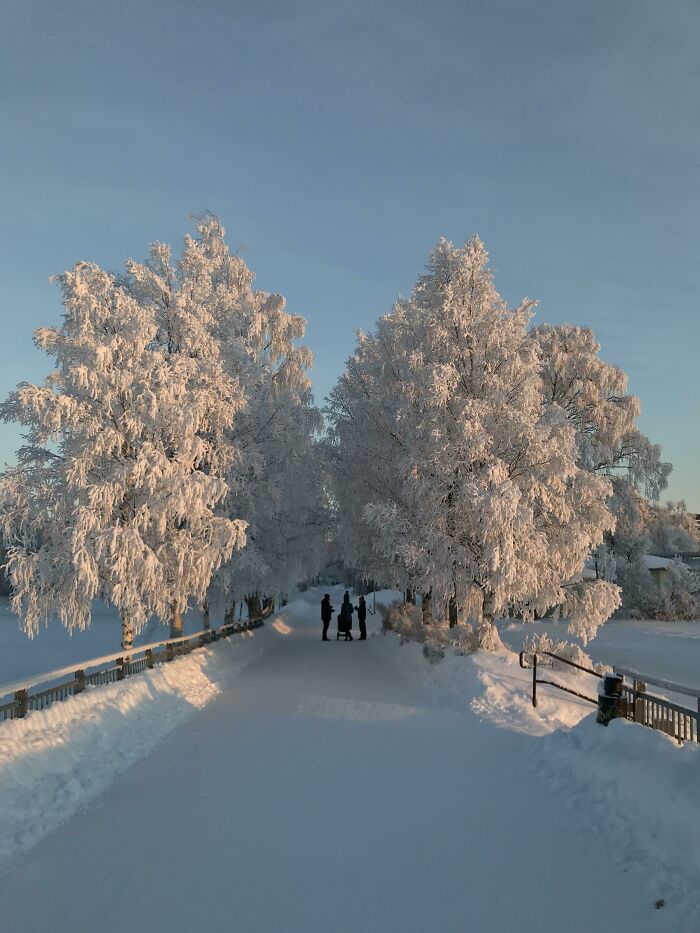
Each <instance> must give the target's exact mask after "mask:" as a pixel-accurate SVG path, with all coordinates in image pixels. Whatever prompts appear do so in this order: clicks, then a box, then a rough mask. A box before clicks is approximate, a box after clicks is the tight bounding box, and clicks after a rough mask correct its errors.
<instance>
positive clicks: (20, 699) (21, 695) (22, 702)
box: [15, 690, 27, 719]
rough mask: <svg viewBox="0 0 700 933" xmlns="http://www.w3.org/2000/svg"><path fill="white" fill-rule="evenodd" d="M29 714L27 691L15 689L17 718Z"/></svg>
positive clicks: (22, 717)
mask: <svg viewBox="0 0 700 933" xmlns="http://www.w3.org/2000/svg"><path fill="white" fill-rule="evenodd" d="M26 715H27V691H26V690H15V719H24V717H25V716H26Z"/></svg>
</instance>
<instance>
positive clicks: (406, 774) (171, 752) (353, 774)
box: [0, 591, 700, 933]
mask: <svg viewBox="0 0 700 933" xmlns="http://www.w3.org/2000/svg"><path fill="white" fill-rule="evenodd" d="M320 596H321V593H320V592H314V591H309V592H308V593H306V594H303V595H302V596H301V597H300V598H299V599H298V600H295V601H294V603H292V604H290V606H288V607H286V609H285V610H283V611H282V612H281V613H280V614H279V615H278V616H276V617H275V618H274V619H273V620H271V623H270V624H268V625H267V626H266V627H265V628H264V629H262V630H260V631H258V632H256V633H254V635H253V636H251V638H250V639H248V640H247V641H246V640H244V639H240V640H238V641H237V638H238V636H236V638H234V639H232V640H231V642H230V643H218V644H217V645H213V646H211V647H210V648H208V649H206V650H205V651H203V652H199V653H196V654H193V655H190V656H188V657H186V658H183V659H179V660H178V661H175V662H173V663H172V664H171V665H168V670H166V669H161V670H160V671H156V672H152V673H151V674H148V675H145V676H143V677H135V678H133V680H130V681H125V682H124V683H122V684H115V685H113V687H109V688H102V689H101V690H98V691H93V692H92V696H91V695H90V694H87V695H81V696H80V697H77V698H74V699H72V700H68V701H66V702H65V703H63V704H59V705H58V706H57V707H54V708H53V709H50V710H48V711H46V712H44V713H32V714H31V715H30V716H28V717H27V719H26V720H24V722H23V723H19V724H9V726H10V729H12V728H14V726H18V727H20V728H23V729H26V730H27V734H31V736H32V741H31V743H30V747H29V749H28V750H26V752H25V753H24V754H25V758H24V760H22V752H21V749H20V748H19V742H17V743H16V744H15V745H14V746H12V745H10V752H11V754H16V757H15V759H13V760H12V761H11V762H10V765H9V767H8V766H7V762H6V760H5V756H4V755H3V756H2V758H1V759H0V776H2V778H0V779H2V780H4V781H5V783H3V784H0V806H2V810H0V815H1V816H2V818H1V819H0V833H2V834H3V835H2V840H3V852H4V856H5V857H4V859H3V860H2V861H0V918H2V921H1V924H0V925H1V927H2V929H3V931H4V930H8V931H11V933H15V931H17V933H20V931H21V933H33V931H37V933H38V931H48V930H51V931H52V933H62V931H64V930H65V931H69V930H71V931H72V930H81V931H83V930H84V931H88V930H90V931H92V930H95V929H99V930H101V931H106V933H110V931H123V930H125V929H135V930H148V931H149V933H158V931H164V933H165V931H168V933H178V931H185V930H187V931H191V930H207V931H210V930H211V931H218V930H222V931H224V930H226V931H228V930H232V929H240V930H245V931H251V933H255V931H282V930H284V931H289V933H294V931H302V930H303V931H305V933H316V931H321V930H323V931H326V930H336V931H345V930H347V931H353V933H356V931H382V933H385V931H388V933H391V931H399V930H400V931H402V933H411V931H425V930H439V931H441V933H442V931H448V933H449V931H460V933H461V931H464V930H474V931H478V933H496V931H498V933H503V931H511V930H512V931H517V933H525V931H533V933H534V931H537V933H541V931H542V930H567V931H571V933H578V931H581V933H583V931H585V933H589V931H591V930H596V929H600V928H601V926H602V925H605V924H606V923H608V922H609V923H614V925H615V926H616V928H617V929H621V930H625V931H626V930H635V931H636V933H646V931H652V930H654V931H666V933H676V931H678V933H680V931H685V930H691V929H697V928H698V925H699V921H698V917H697V915H696V913H695V912H694V911H695V902H696V898H695V895H694V889H695V878H696V877H697V871H698V867H699V866H700V859H699V857H698V846H699V845H700V842H699V840H700V831H698V830H699V829H700V827H698V822H697V820H698V817H697V814H698V812H699V811H700V808H699V807H698V791H697V788H698V787H699V786H700V781H698V780H697V778H698V777H700V771H699V769H700V756H699V755H698V753H697V752H698V750H697V749H696V748H695V747H694V746H690V745H688V746H684V747H683V748H681V749H679V748H677V747H676V746H675V745H674V744H673V743H672V742H670V741H669V740H668V739H667V738H665V737H664V736H661V735H659V734H655V733H653V732H651V731H650V730H645V729H643V728H642V727H638V726H634V725H632V724H627V723H614V724H613V725H611V726H610V727H609V728H608V729H604V728H603V727H600V726H597V725H596V724H595V723H594V722H592V720H591V716H590V715H587V714H588V713H589V709H590V708H589V707H587V706H585V704H582V703H578V701H576V700H574V699H573V698H571V699H569V698H568V697H566V696H565V695H564V694H560V695H559V696H558V697H555V696H551V697H549V696H544V697H543V703H542V706H541V708H538V710H537V711H534V710H533V709H532V708H531V707H530V706H529V703H528V689H529V678H528V673H527V672H525V671H521V670H520V668H519V667H518V666H517V657H516V656H515V655H513V654H511V653H509V652H504V653H502V654H501V655H496V656H491V655H488V656H487V655H483V654H478V655H475V656H472V657H457V656H454V655H449V654H448V656H447V657H446V658H445V659H444V660H443V661H442V662H440V663H438V664H430V663H428V662H427V661H426V660H425V658H424V657H423V655H422V651H421V646H419V645H416V644H404V645H402V644H400V640H399V639H398V638H397V637H396V636H395V635H393V634H389V635H386V636H383V635H381V634H377V632H378V630H379V626H380V619H379V616H378V615H377V616H370V618H369V619H368V622H369V629H370V632H371V633H373V634H372V635H371V637H370V638H369V640H368V641H367V642H366V643H362V642H359V641H357V640H356V641H354V642H352V643H345V642H336V641H331V642H329V643H322V642H321V640H320V625H319V622H318V603H319V601H320ZM338 599H339V594H338V592H337V591H336V592H334V602H335V605H336V606H337V605H338V602H337V600H338ZM103 647H104V646H101V647H100V651H101V650H102V649H103ZM197 659H200V660H197ZM157 677H160V678H161V681H162V682H156V681H157ZM165 681H167V682H165ZM98 694H99V697H98ZM91 700H93V702H94V705H91ZM181 709H186V710H187V714H186V715H183V716H181V715H180V714H179V712H178V710H181ZM171 710H174V712H172V713H171V712H169V711H171ZM161 720H164V721H165V723H166V725H165V727H162V725H161ZM7 728H8V724H4V725H0V738H2V736H3V735H5V736H9V735H10V732H8V731H7ZM24 738H26V736H24ZM7 741H9V740H7ZM132 746H133V747H132ZM32 755H34V759H32ZM117 776H118V780H114V778H115V777H117ZM76 782H77V783H76ZM110 782H111V783H110ZM25 788H26V792H24V789H25ZM60 788H63V792H60ZM76 801H77V808H78V809H79V812H75V813H74V812H73V811H75V810H76ZM55 813H57V814H58V815H59V816H58V818H57V817H56V815H55ZM71 813H73V815H72V816H71V818H70V819H66V817H68V816H69V815H70V814H71ZM22 814H24V816H23V815H22ZM8 818H9V819H10V822H8ZM59 824H60V825H59ZM32 827H33V829H32ZM32 832H33V833H34V835H33V836H32ZM46 833H48V835H45V834H46ZM42 835H44V838H43V840H42V841H41V842H40V843H39V844H35V845H33V846H30V844H31V843H32V842H33V841H34V840H38V839H39V837H41V836H42ZM658 899H664V901H665V905H664V906H663V907H662V908H661V909H658V910H657V909H655V901H657V900H658Z"/></svg>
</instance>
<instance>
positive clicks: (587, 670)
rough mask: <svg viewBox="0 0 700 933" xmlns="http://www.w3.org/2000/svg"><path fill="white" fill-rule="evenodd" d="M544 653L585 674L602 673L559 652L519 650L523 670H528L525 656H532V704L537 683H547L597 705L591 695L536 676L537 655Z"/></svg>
mask: <svg viewBox="0 0 700 933" xmlns="http://www.w3.org/2000/svg"><path fill="white" fill-rule="evenodd" d="M538 654H544V655H547V657H550V658H554V660H555V661H561V662H562V664H568V665H569V667H575V668H576V669H577V670H579V671H583V672H584V673H585V674H592V675H593V676H594V677H598V678H601V677H602V676H603V675H602V674H599V673H598V671H594V670H593V669H592V668H590V667H583V666H582V665H581V664H576V663H575V662H574V661H569V660H568V658H562V657H561V655H559V654H552V652H551V651H534V652H532V651H521V652H520V666H521V667H522V668H523V670H530V667H529V666H528V665H527V664H525V657H526V656H527V655H530V656H531V657H532V705H533V706H537V684H547V685H548V686H550V687H556V688H557V690H563V691H564V692H565V693H571V694H573V696H575V697H578V698H579V699H580V700H586V701H587V702H588V703H593V704H594V705H597V703H598V700H597V699H596V700H594V699H593V698H592V697H589V696H586V694H585V693H579V692H578V691H577V690H572V689H571V687H565V686H564V685H563V684H558V683H556V682H555V681H553V680H543V679H542V678H539V677H538V676H537V655H538Z"/></svg>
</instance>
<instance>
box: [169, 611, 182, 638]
mask: <svg viewBox="0 0 700 933" xmlns="http://www.w3.org/2000/svg"><path fill="white" fill-rule="evenodd" d="M183 631H184V626H183V624H182V613H181V612H180V610H179V609H173V615H172V618H171V620H170V637H171V638H180V637H181V636H182V633H183Z"/></svg>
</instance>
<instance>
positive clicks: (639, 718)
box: [634, 680, 647, 725]
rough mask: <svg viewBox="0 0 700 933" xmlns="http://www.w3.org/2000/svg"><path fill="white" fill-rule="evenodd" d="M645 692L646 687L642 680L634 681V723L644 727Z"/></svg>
mask: <svg viewBox="0 0 700 933" xmlns="http://www.w3.org/2000/svg"><path fill="white" fill-rule="evenodd" d="M646 692H647V685H646V684H645V683H644V681H643V680H635V681H634V721H635V722H641V723H642V725H646V721H647V719H646V716H645V715H644V703H645V700H644V696H643V694H645V693H646Z"/></svg>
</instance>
